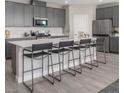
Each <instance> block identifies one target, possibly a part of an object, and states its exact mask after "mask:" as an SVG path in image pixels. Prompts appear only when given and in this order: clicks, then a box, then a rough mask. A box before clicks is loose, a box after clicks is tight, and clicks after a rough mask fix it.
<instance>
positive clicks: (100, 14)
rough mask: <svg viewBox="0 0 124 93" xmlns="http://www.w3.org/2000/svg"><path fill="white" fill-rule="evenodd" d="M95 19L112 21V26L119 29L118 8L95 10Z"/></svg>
mask: <svg viewBox="0 0 124 93" xmlns="http://www.w3.org/2000/svg"><path fill="white" fill-rule="evenodd" d="M96 19H97V20H103V19H112V20H113V26H114V27H119V6H113V7H106V8H98V9H96Z"/></svg>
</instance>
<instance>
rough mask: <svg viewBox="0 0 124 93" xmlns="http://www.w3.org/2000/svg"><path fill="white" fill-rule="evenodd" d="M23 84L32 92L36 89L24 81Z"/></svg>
mask: <svg viewBox="0 0 124 93" xmlns="http://www.w3.org/2000/svg"><path fill="white" fill-rule="evenodd" d="M23 85H24V86H25V87H26V88H27V89H28V90H29V91H31V93H32V92H33V91H34V89H31V88H30V87H29V86H28V85H27V84H26V83H25V82H23Z"/></svg>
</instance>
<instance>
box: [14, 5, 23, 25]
mask: <svg viewBox="0 0 124 93" xmlns="http://www.w3.org/2000/svg"><path fill="white" fill-rule="evenodd" d="M14 14H15V16H14V17H15V18H14V23H15V24H14V25H15V26H24V5H23V4H19V3H15V4H14Z"/></svg>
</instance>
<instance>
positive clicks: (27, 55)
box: [24, 51, 49, 58]
mask: <svg viewBox="0 0 124 93" xmlns="http://www.w3.org/2000/svg"><path fill="white" fill-rule="evenodd" d="M48 54H49V53H48V52H44V51H42V52H38V53H33V57H40V56H42V55H48ZM24 56H26V57H29V58H32V53H30V54H24Z"/></svg>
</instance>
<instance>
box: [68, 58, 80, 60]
mask: <svg viewBox="0 0 124 93" xmlns="http://www.w3.org/2000/svg"><path fill="white" fill-rule="evenodd" d="M79 59H80V58H74V59H71V60H68V61H73V60H79Z"/></svg>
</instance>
